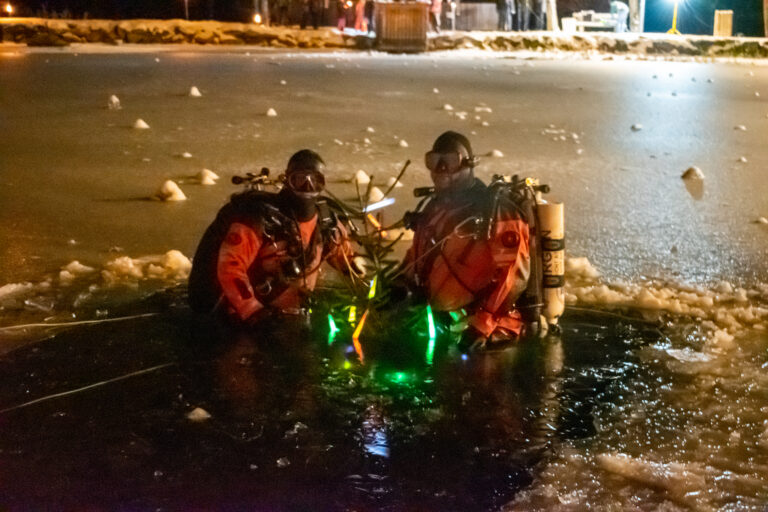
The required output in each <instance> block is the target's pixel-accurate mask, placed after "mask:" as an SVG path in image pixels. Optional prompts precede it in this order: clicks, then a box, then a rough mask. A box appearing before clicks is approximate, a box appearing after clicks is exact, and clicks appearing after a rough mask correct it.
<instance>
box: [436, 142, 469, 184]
mask: <svg viewBox="0 0 768 512" xmlns="http://www.w3.org/2000/svg"><path fill="white" fill-rule="evenodd" d="M424 163H425V165H426V166H427V169H429V173H430V176H431V177H432V182H433V183H434V184H435V189H436V190H437V191H438V192H447V191H453V190H459V189H462V188H465V187H467V186H469V185H470V184H471V182H472V168H471V167H470V166H469V154H468V153H467V150H466V149H465V148H463V147H457V148H455V149H453V150H451V151H435V150H432V151H429V152H427V154H426V155H424Z"/></svg>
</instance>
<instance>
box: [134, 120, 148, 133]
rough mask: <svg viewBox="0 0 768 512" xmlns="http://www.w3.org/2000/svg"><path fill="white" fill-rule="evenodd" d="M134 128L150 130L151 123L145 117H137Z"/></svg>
mask: <svg viewBox="0 0 768 512" xmlns="http://www.w3.org/2000/svg"><path fill="white" fill-rule="evenodd" d="M133 128H134V129H136V130H149V125H148V124H147V123H146V121H144V120H143V119H137V120H136V121H134V122H133Z"/></svg>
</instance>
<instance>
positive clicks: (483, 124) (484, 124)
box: [480, 121, 491, 126]
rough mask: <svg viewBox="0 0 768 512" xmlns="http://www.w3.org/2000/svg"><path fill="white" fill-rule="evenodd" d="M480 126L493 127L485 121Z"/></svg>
mask: <svg viewBox="0 0 768 512" xmlns="http://www.w3.org/2000/svg"><path fill="white" fill-rule="evenodd" d="M480 126H491V125H490V124H489V123H488V121H483V122H482V123H480Z"/></svg>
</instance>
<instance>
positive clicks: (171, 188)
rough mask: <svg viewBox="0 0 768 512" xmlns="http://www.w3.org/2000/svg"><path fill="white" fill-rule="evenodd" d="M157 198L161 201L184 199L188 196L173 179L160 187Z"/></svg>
mask: <svg viewBox="0 0 768 512" xmlns="http://www.w3.org/2000/svg"><path fill="white" fill-rule="evenodd" d="M155 198H157V199H159V200H161V201H184V200H185V199H186V198H187V196H185V195H184V192H182V191H181V188H179V186H178V185H177V184H176V182H175V181H173V180H166V181H165V183H163V185H162V186H161V187H160V189H159V190H158V191H157V192H155Z"/></svg>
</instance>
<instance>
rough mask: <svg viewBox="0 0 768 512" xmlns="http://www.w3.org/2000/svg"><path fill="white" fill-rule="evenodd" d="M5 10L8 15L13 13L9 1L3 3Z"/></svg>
mask: <svg viewBox="0 0 768 512" xmlns="http://www.w3.org/2000/svg"><path fill="white" fill-rule="evenodd" d="M5 12H7V13H8V16H10V15H11V14H13V6H12V5H11V4H10V3H7V4H5Z"/></svg>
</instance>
